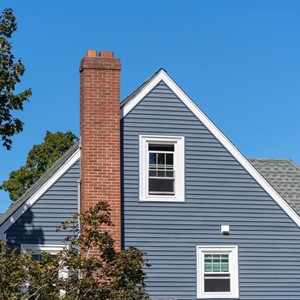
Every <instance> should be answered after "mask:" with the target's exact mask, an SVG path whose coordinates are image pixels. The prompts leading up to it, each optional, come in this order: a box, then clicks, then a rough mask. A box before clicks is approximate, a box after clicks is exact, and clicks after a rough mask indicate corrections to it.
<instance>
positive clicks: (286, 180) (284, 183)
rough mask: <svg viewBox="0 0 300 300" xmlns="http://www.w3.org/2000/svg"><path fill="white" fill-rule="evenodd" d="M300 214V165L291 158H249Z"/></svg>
mask: <svg viewBox="0 0 300 300" xmlns="http://www.w3.org/2000/svg"><path fill="white" fill-rule="evenodd" d="M249 161H250V162H251V164H252V165H253V166H254V167H255V168H256V170H257V171H259V172H260V174H261V175H262V176H263V177H264V178H265V179H266V180H267V181H268V182H269V183H270V184H271V185H272V187H273V188H274V189H275V190H276V191H277V192H278V193H279V194H280V195H281V197H282V198H283V199H284V200H285V201H286V202H288V204H289V205H290V206H291V207H292V208H293V209H294V210H295V211H296V212H297V213H298V215H299V216H300V166H298V165H296V164H295V163H294V162H293V161H291V160H289V159H257V158H256V159H249Z"/></svg>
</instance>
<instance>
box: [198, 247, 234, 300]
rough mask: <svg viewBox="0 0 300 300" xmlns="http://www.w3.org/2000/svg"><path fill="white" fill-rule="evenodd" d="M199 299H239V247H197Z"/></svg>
mask: <svg viewBox="0 0 300 300" xmlns="http://www.w3.org/2000/svg"><path fill="white" fill-rule="evenodd" d="M197 297H198V298H238V297H239V281H238V248H237V246H197Z"/></svg>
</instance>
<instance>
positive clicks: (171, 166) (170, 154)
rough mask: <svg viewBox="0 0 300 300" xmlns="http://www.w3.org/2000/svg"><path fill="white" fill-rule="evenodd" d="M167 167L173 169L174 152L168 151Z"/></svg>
mask: <svg viewBox="0 0 300 300" xmlns="http://www.w3.org/2000/svg"><path fill="white" fill-rule="evenodd" d="M166 164H167V168H171V169H173V153H166Z"/></svg>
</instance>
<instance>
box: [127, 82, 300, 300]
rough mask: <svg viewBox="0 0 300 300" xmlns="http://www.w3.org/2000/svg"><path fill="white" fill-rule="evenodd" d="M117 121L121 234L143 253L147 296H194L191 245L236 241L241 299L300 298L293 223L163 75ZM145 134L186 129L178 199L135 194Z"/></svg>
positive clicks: (299, 256)
mask: <svg viewBox="0 0 300 300" xmlns="http://www.w3.org/2000/svg"><path fill="white" fill-rule="evenodd" d="M122 126H123V127H122V143H123V157H122V173H123V174H122V178H123V179H122V186H123V201H124V213H123V222H124V241H123V242H124V246H125V247H128V246H130V245H133V246H137V247H138V248H140V249H141V250H142V251H144V252H145V253H147V254H146V257H147V259H148V260H149V263H150V264H151V265H152V266H151V267H150V268H149V269H147V270H146V271H147V277H148V278H147V290H148V292H149V293H150V295H151V297H152V298H153V299H174V300H190V299H196V246H197V245H237V246H238V247H239V284H240V298H239V299H241V300H250V299H251V300H254V299H256V300H278V299H281V300H287V299H291V300H292V299H300V250H299V249H300V231H299V228H298V227H297V226H296V225H295V224H294V223H293V222H292V221H291V219H290V218H289V217H288V216H287V215H286V214H285V213H284V212H283V211H282V209H281V208H280V207H279V206H278V205H277V204H276V203H275V201H274V200H273V199H272V198H270V196H269V195H268V194H267V193H266V192H265V191H264V190H263V189H262V188H261V187H260V186H259V185H258V183H257V182H256V181H255V180H254V179H253V178H252V177H251V176H250V175H249V174H248V173H247V172H246V171H245V170H244V169H243V168H242V167H241V166H240V164H239V163H238V162H237V161H236V160H235V159H234V158H233V157H232V156H231V154H230V153H228V151H227V150H226V149H225V148H224V147H223V146H222V145H221V144H220V143H219V141H218V140H217V139H216V138H215V137H214V136H213V135H212V134H211V133H210V132H209V131H208V130H207V128H206V127H205V126H204V125H203V124H202V123H201V122H200V121H199V120H198V119H197V118H196V117H195V116H194V115H193V113H191V111H189V109H188V108H187V107H186V106H185V105H184V104H183V103H182V102H181V101H180V100H179V99H178V98H177V97H176V96H175V95H174V94H173V93H172V91H170V90H169V88H168V87H167V86H166V85H165V84H164V83H160V84H159V85H158V86H156V87H155V88H154V89H153V90H152V91H151V92H150V93H149V94H148V95H147V96H146V97H145V98H144V99H143V100H142V101H141V102H140V103H139V104H138V105H137V106H136V107H135V108H134V109H133V110H132V111H131V112H130V113H129V114H128V115H127V116H126V117H125V118H124V119H123V120H122ZM146 134H149V135H170V136H172V135H174V136H184V137H185V182H186V184H185V188H186V190H185V202H184V203H176V202H140V201H139V164H138V162H139V153H138V149H139V135H146ZM222 224H228V225H230V234H229V235H222V234H221V225H222Z"/></svg>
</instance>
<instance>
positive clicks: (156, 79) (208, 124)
mask: <svg viewBox="0 0 300 300" xmlns="http://www.w3.org/2000/svg"><path fill="white" fill-rule="evenodd" d="M161 81H163V82H164V83H165V84H166V85H167V86H168V87H169V88H170V89H171V90H172V91H173V93H174V94H175V95H176V96H177V97H178V98H179V99H181V101H182V102H183V103H184V104H185V105H186V106H187V107H188V108H189V109H190V111H191V112H192V113H193V114H194V115H195V116H196V117H197V118H198V119H199V120H200V121H201V122H202V124H203V125H204V126H206V127H207V129H208V130H209V131H210V132H211V133H212V134H213V135H214V136H215V137H216V138H217V139H218V140H219V141H220V143H221V144H222V145H223V146H224V147H225V148H226V149H227V150H228V151H229V152H230V153H231V155H232V156H233V157H234V158H235V159H236V160H237V161H238V162H239V163H240V164H241V165H242V166H243V167H244V168H245V170H246V171H247V172H248V173H249V174H250V175H251V176H252V177H253V178H254V179H255V180H256V181H257V182H258V183H259V184H260V186H261V187H262V188H263V189H264V190H265V191H266V192H267V193H268V194H269V195H270V196H271V197H272V198H273V199H274V200H275V202H276V203H277V204H278V205H279V206H280V207H281V208H282V209H283V210H284V211H285V212H286V214H287V215H288V216H289V217H290V218H291V219H292V220H293V221H294V222H295V223H296V224H297V225H298V227H300V217H299V216H298V215H297V213H296V212H295V211H294V210H293V209H292V208H291V207H290V206H289V205H288V203H287V202H286V201H285V200H284V199H283V198H282V197H281V196H280V195H279V194H278V193H277V192H276V191H275V190H274V188H273V187H272V186H271V185H270V184H269V183H268V182H267V181H266V180H265V179H264V178H263V177H262V175H261V174H260V173H259V172H258V171H257V170H256V169H255V168H254V167H253V166H252V165H251V164H250V163H249V161H248V160H247V159H246V158H245V157H244V156H243V155H242V154H241V152H240V151H239V150H238V149H237V148H236V147H235V146H234V145H233V144H232V143H231V142H230V140H229V139H228V138H227V137H226V136H225V135H224V134H223V133H222V132H221V131H220V130H219V128H218V127H217V126H216V125H215V124H214V123H213V122H212V121H211V120H210V119H209V118H208V117H207V116H206V115H205V114H204V113H203V111H202V110H201V109H200V108H199V107H198V106H197V105H196V104H195V103H194V102H193V101H192V100H191V99H190V98H189V97H188V96H187V94H185V92H184V91H183V90H182V89H181V88H180V87H179V86H178V85H177V84H176V83H175V82H174V81H173V79H172V78H171V77H170V76H169V75H168V74H167V73H166V72H165V71H164V70H162V69H161V70H160V71H159V72H158V73H157V75H156V76H154V77H153V78H152V79H151V80H150V81H149V82H148V83H147V84H146V85H145V86H144V87H143V88H142V89H141V91H140V92H139V93H137V95H135V96H134V97H133V98H132V99H131V100H130V101H129V102H128V103H126V104H125V105H124V107H123V108H122V109H121V118H123V117H125V116H126V115H127V114H128V113H129V112H130V111H131V110H132V109H133V108H134V107H135V106H136V105H137V104H138V103H139V102H140V101H141V100H142V99H143V98H144V97H145V96H146V95H147V94H148V93H149V92H151V90H152V89H153V88H154V87H155V86H156V85H157V84H158V83H159V82H161Z"/></svg>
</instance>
